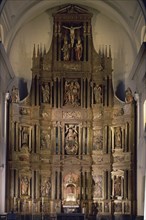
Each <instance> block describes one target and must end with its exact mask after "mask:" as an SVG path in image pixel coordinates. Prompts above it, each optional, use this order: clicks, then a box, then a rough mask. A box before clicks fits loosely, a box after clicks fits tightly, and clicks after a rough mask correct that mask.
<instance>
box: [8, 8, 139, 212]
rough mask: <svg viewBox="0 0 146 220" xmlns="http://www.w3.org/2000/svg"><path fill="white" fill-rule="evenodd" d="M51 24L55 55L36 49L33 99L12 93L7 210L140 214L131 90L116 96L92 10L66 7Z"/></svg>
mask: <svg viewBox="0 0 146 220" xmlns="http://www.w3.org/2000/svg"><path fill="white" fill-rule="evenodd" d="M53 18H54V26H53V39H52V44H51V48H50V49H49V51H48V52H46V48H44V49H42V48H41V47H39V46H38V47H36V46H34V52H33V57H32V61H33V64H32V86H31V90H30V94H29V96H28V97H26V98H25V99H24V100H23V101H21V102H19V100H18V97H17V95H18V90H17V89H16V88H13V90H12V93H11V97H12V102H11V103H10V117H9V146H8V152H9V155H8V174H7V179H8V181H7V192H8V193H7V209H8V210H10V209H12V208H13V209H14V210H15V211H17V212H18V213H21V214H23V213H27V214H29V213H32V212H33V213H34V214H36V215H39V214H42V213H43V214H50V213H58V212H63V211H64V212H75V211H79V212H83V213H85V214H87V215H89V214H93V212H94V208H93V207H96V208H97V209H98V212H99V213H100V214H103V215H111V214H134V212H135V207H136V204H135V185H134V184H133V183H135V172H136V167H135V166H136V165H135V162H136V160H135V137H134V132H135V131H134V126H135V125H134V123H135V118H134V104H133V97H132V93H131V90H130V88H128V89H127V90H126V93H125V102H121V101H119V100H118V99H117V98H116V97H115V95H114V91H113V85H112V72H113V70H112V57H111V48H110V46H103V47H102V48H100V49H99V51H98V52H96V51H95V50H94V47H93V42H92V27H91V19H92V14H91V13H90V12H89V11H87V10H86V9H83V8H81V7H79V6H77V5H67V6H65V7H63V8H60V9H59V10H58V11H57V12H56V13H55V14H53ZM99 44H100V42H99Z"/></svg>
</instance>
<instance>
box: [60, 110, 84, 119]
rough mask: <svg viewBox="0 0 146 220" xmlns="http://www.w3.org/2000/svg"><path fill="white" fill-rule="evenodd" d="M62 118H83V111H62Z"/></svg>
mask: <svg viewBox="0 0 146 220" xmlns="http://www.w3.org/2000/svg"><path fill="white" fill-rule="evenodd" d="M62 118H63V119H80V118H81V112H80V111H67V112H62Z"/></svg>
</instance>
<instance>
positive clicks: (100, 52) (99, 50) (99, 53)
mask: <svg viewBox="0 0 146 220" xmlns="http://www.w3.org/2000/svg"><path fill="white" fill-rule="evenodd" d="M99 55H100V56H101V46H99Z"/></svg>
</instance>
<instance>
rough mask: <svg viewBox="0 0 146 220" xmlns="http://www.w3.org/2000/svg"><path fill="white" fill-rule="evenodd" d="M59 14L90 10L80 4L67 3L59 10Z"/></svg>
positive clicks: (84, 12)
mask: <svg viewBox="0 0 146 220" xmlns="http://www.w3.org/2000/svg"><path fill="white" fill-rule="evenodd" d="M57 14H88V11H87V10H86V9H84V8H82V7H80V6H78V5H72V4H70V5H67V6H65V7H63V8H61V9H59V10H58V12H57Z"/></svg>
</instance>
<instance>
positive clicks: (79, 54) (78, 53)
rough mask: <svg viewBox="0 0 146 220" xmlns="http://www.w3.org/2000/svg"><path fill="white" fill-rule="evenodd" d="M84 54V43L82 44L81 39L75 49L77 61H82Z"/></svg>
mask: <svg viewBox="0 0 146 220" xmlns="http://www.w3.org/2000/svg"><path fill="white" fill-rule="evenodd" d="M82 52H83V46H82V43H81V39H80V38H79V39H78V42H77V43H76V47H75V57H76V60H78V61H79V60H81V58H82Z"/></svg>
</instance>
